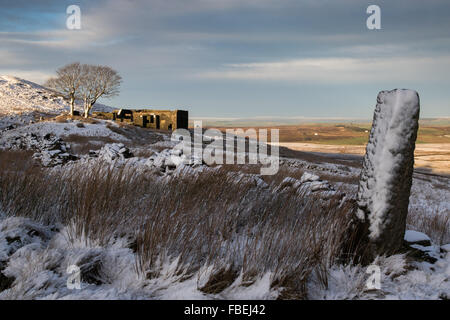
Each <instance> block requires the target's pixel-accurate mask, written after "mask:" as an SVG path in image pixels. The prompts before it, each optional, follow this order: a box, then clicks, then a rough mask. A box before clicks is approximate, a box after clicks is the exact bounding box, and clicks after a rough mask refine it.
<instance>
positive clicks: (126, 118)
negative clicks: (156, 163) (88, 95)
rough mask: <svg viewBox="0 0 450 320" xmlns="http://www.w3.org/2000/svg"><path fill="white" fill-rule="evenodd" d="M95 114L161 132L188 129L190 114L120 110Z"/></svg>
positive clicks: (182, 112) (167, 111)
mask: <svg viewBox="0 0 450 320" xmlns="http://www.w3.org/2000/svg"><path fill="white" fill-rule="evenodd" d="M93 114H94V116H96V117H98V118H103V119H110V120H114V121H117V122H125V123H129V124H133V125H136V126H140V127H143V128H152V129H160V130H175V129H180V128H182V129H187V128H188V121H189V117H188V112H187V111H185V110H173V111H172V110H150V109H141V110H132V109H120V110H115V111H113V112H94V113H93Z"/></svg>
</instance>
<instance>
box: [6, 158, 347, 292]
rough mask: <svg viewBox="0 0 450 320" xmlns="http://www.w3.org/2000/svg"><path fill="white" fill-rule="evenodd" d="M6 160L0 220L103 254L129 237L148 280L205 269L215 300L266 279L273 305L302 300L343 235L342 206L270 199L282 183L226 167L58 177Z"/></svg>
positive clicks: (77, 169)
mask: <svg viewBox="0 0 450 320" xmlns="http://www.w3.org/2000/svg"><path fill="white" fill-rule="evenodd" d="M16 156H17V154H16ZM6 157H10V158H11V157H14V155H12V154H8V155H6V154H3V155H2V154H0V188H1V194H0V204H1V206H2V210H3V211H4V212H5V213H6V214H7V215H11V216H12V215H14V216H25V217H29V218H32V219H34V220H37V221H41V222H44V223H49V224H50V223H51V224H55V223H57V224H62V225H66V226H71V228H70V236H71V237H72V238H73V239H84V240H85V241H94V242H95V243H97V244H98V245H102V246H107V245H108V244H110V243H112V242H113V241H114V240H115V239H116V238H119V237H120V238H127V239H129V243H130V248H132V249H133V250H134V251H135V253H136V268H137V270H138V271H139V272H141V273H142V274H143V276H145V277H147V278H148V279H150V278H154V277H158V276H159V275H160V274H161V272H162V270H163V265H164V264H165V263H166V262H168V261H176V275H177V276H178V277H179V279H180V281H183V280H184V279H188V278H191V277H193V276H194V275H195V274H197V275H198V273H199V271H200V270H202V268H203V267H204V266H208V267H210V269H209V270H210V275H209V276H208V279H207V281H206V282H203V283H200V282H199V289H200V290H202V291H204V292H207V293H220V292H221V291H223V290H224V289H226V288H227V287H229V286H230V285H231V284H232V283H233V282H234V281H236V279H237V278H238V277H239V276H241V280H240V281H241V282H240V283H241V285H250V284H252V283H253V282H255V281H256V280H257V279H258V278H260V277H262V276H263V275H264V274H266V273H271V286H272V287H273V288H274V289H278V290H279V291H280V298H286V299H290V298H296V299H298V298H307V285H306V284H307V281H308V279H310V278H311V277H312V276H314V277H315V278H316V279H318V280H319V281H320V282H321V283H322V285H323V286H326V285H327V269H328V267H329V266H330V265H331V264H333V263H334V262H335V260H336V259H337V258H339V257H340V256H342V252H341V249H342V243H343V242H344V240H345V239H346V238H348V236H349V235H348V234H346V230H348V225H349V218H350V212H351V210H352V205H351V203H350V202H342V201H341V200H342V199H341V197H340V195H339V194H336V195H332V194H328V196H327V197H324V195H323V194H318V195H314V194H312V193H309V192H307V190H303V191H301V190H300V191H299V190H296V189H294V188H289V187H287V188H284V189H283V191H279V190H278V191H277V192H274V190H275V189H276V188H277V187H278V186H279V185H280V183H281V181H282V180H283V179H282V178H283V177H282V176H275V177H272V178H271V179H266V180H267V181H266V182H267V183H268V184H269V185H268V186H261V185H258V184H257V183H256V182H255V177H256V175H255V174H252V173H242V172H239V171H236V170H234V169H233V170H231V168H227V167H226V166H224V167H219V168H215V169H213V170H206V171H204V172H198V173H196V174H194V173H192V172H191V173H186V174H179V175H174V176H172V177H168V178H165V179H163V180H161V178H160V176H159V175H157V174H156V172H153V171H152V170H144V171H137V170H136V168H132V167H126V166H124V167H120V168H114V169H112V168H110V167H109V166H106V165H103V164H101V163H99V164H98V165H94V166H90V167H87V166H84V167H82V166H77V165H75V166H72V167H68V168H67V169H64V170H58V169H51V170H48V169H41V168H39V167H36V166H33V165H32V164H31V163H22V165H21V166H20V167H19V166H18V167H14V170H11V166H10V165H9V164H8V163H7V162H5V158H6ZM11 161H12V160H11V159H9V160H8V162H9V163H10V162H11ZM291 173H292V172H291ZM284 174H286V175H287V174H289V171H280V175H284ZM292 175H293V176H295V173H292Z"/></svg>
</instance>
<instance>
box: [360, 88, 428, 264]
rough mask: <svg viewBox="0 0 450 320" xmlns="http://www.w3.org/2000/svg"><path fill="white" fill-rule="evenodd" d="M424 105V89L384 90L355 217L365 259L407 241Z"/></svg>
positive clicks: (370, 143)
mask: <svg viewBox="0 0 450 320" xmlns="http://www.w3.org/2000/svg"><path fill="white" fill-rule="evenodd" d="M419 105H420V103H419V95H418V94H417V92H415V91H412V90H399V89H396V90H392V91H382V92H380V93H379V94H378V97H377V105H376V108H375V113H374V117H373V123H372V129H371V131H370V137H369V143H368V144H367V147H366V155H365V157H364V163H363V169H362V172H361V177H360V181H359V186H358V198H357V207H358V208H357V211H356V214H355V217H354V222H355V225H354V227H355V229H356V230H353V231H354V232H355V233H356V234H358V237H360V239H359V241H360V244H362V246H360V248H359V249H360V252H359V253H358V254H359V255H360V257H359V258H360V260H361V262H363V263H370V262H371V261H373V259H374V258H375V257H376V256H378V255H390V254H394V253H396V252H397V251H398V250H399V249H400V248H401V246H402V244H403V238H404V234H405V228H406V216H407V214H408V204H409V195H410V192H411V184H412V175H413V167H414V149H415V142H416V138H417V130H418V127H419V124H418V121H419V109H420V106H419ZM361 250H362V251H361Z"/></svg>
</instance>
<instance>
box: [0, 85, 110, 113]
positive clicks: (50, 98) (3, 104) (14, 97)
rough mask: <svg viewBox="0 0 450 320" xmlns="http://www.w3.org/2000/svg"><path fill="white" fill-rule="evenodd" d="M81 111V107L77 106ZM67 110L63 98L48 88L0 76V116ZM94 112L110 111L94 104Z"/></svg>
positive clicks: (67, 107) (105, 107)
mask: <svg viewBox="0 0 450 320" xmlns="http://www.w3.org/2000/svg"><path fill="white" fill-rule="evenodd" d="M77 109H79V110H81V105H78V108H77ZM66 110H69V104H68V103H67V101H65V100H64V98H62V97H60V96H58V94H57V93H56V92H54V91H52V90H50V89H48V88H45V87H43V86H41V85H38V84H36V83H33V82H30V81H27V80H24V79H20V78H16V77H13V76H0V116H10V117H12V118H15V116H16V115H18V114H19V115H24V114H30V113H46V114H58V113H61V112H63V111H66ZM94 110H104V111H107V110H111V108H110V107H107V106H104V105H101V104H96V105H95V107H94Z"/></svg>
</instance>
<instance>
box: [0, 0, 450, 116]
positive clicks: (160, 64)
mask: <svg viewBox="0 0 450 320" xmlns="http://www.w3.org/2000/svg"><path fill="white" fill-rule="evenodd" d="M71 4H76V5H79V6H80V8H81V12H82V16H81V30H68V29H66V27H65V24H66V19H67V15H66V8H67V6H68V5H71ZM371 4H376V5H379V6H380V8H381V27H382V29H381V30H368V29H367V28H366V19H367V17H368V14H366V8H367V7H368V6H369V5H371ZM0 5H1V10H0V74H10V75H16V76H19V77H23V78H26V79H28V80H31V81H36V82H39V83H42V82H44V81H45V80H46V78H48V77H49V76H51V75H52V74H53V73H54V71H55V69H56V68H57V67H60V66H62V65H64V64H66V63H70V62H74V61H80V62H82V63H92V64H106V65H109V66H111V67H113V68H114V69H116V70H117V71H118V72H119V73H120V74H121V75H122V77H123V79H124V81H123V85H122V89H121V94H120V96H118V97H116V98H114V99H111V100H104V101H102V102H103V103H105V104H109V105H112V106H115V107H132V108H133V107H135V108H143V107H167V108H184V109H188V110H189V111H190V115H191V116H194V117H252V116H266V117H270V116H282V117H291V116H292V117H293V116H295V117H301V116H303V117H355V118H371V116H372V113H373V109H374V105H375V102H376V101H375V100H376V95H377V93H378V92H379V91H380V90H386V89H393V88H396V87H401V88H411V89H415V90H417V91H418V92H419V94H420V97H421V104H422V110H421V116H422V117H439V116H450V112H449V111H450V2H449V1H445V0H429V1H419V0H404V1H399V0H390V1H360V0H345V1H336V0H335V1H331V0H330V1H320V0H148V1H135V0H96V1H93V0H90V1H74V0H71V1H65V0H54V1H50V0H43V1H29V0H14V1H9V0H0Z"/></svg>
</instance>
